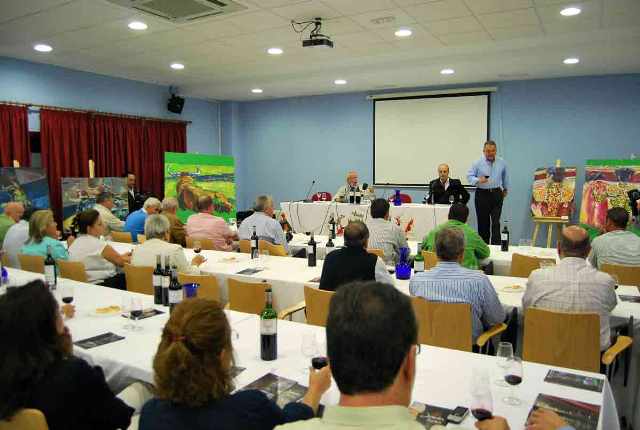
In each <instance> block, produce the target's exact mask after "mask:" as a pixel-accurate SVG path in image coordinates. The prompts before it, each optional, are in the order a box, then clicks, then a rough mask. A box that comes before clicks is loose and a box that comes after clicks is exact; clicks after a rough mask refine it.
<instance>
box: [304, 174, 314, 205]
mask: <svg viewBox="0 0 640 430" xmlns="http://www.w3.org/2000/svg"><path fill="white" fill-rule="evenodd" d="M315 184H316V180H315V179H314V180H313V181H311V185H309V189H308V190H307V193H306V194H305V197H304V200H303V202H305V203H309V202H310V201H311V200H310V199H309V196H310V195H311V190H312V189H313V186H314V185H315Z"/></svg>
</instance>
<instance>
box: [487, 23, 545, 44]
mask: <svg viewBox="0 0 640 430" xmlns="http://www.w3.org/2000/svg"><path fill="white" fill-rule="evenodd" d="M488 31H489V34H490V35H491V37H493V39H494V40H498V41H504V40H511V39H522V38H530V37H540V36H544V33H543V31H542V27H540V26H538V25H535V26H531V27H514V28H494V29H492V30H488Z"/></svg>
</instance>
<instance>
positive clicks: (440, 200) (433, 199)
mask: <svg viewBox="0 0 640 430" xmlns="http://www.w3.org/2000/svg"><path fill="white" fill-rule="evenodd" d="M451 197H453V201H451ZM468 201H469V193H468V192H467V190H465V188H464V187H463V186H462V182H460V179H453V178H450V177H449V165H448V164H445V163H442V164H441V165H439V166H438V178H437V179H434V180H433V181H431V182H429V191H428V193H427V195H425V196H424V203H429V204H443V205H448V204H451V203H462V204H463V205H466V204H467V202H468Z"/></svg>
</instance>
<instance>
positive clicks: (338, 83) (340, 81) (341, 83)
mask: <svg viewBox="0 0 640 430" xmlns="http://www.w3.org/2000/svg"><path fill="white" fill-rule="evenodd" d="M333 83H334V84H336V85H346V84H347V80H346V79H336V80H335V81H333Z"/></svg>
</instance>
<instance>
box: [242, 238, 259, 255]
mask: <svg viewBox="0 0 640 430" xmlns="http://www.w3.org/2000/svg"><path fill="white" fill-rule="evenodd" d="M238 244H239V245H240V252H242V253H244V254H251V241H250V240H249V239H242V240H240V241H239V242H238ZM259 245H260V243H259V242H258V246H259Z"/></svg>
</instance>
